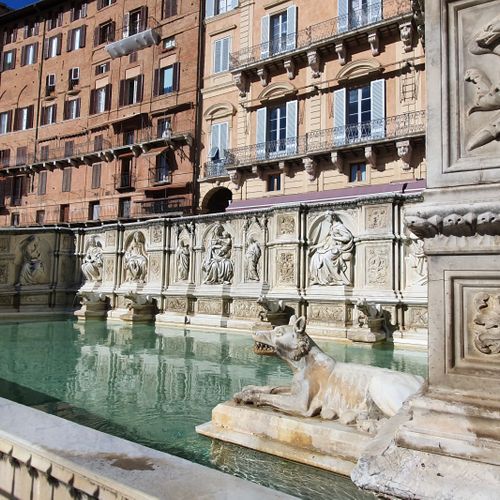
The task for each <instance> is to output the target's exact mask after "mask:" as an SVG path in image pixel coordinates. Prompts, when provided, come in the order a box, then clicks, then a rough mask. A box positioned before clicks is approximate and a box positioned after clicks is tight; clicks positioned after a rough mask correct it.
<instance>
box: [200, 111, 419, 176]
mask: <svg viewBox="0 0 500 500" xmlns="http://www.w3.org/2000/svg"><path fill="white" fill-rule="evenodd" d="M425 123H426V122H425V111H417V112H413V113H406V114H403V115H398V116H392V117H389V118H386V119H384V120H372V121H370V122H363V123H356V124H352V125H346V126H344V127H336V128H331V129H326V130H317V131H314V132H310V133H308V134H306V135H303V136H300V137H291V138H287V139H282V140H279V141H268V142H263V143H260V144H252V145H250V146H243V147H240V148H234V149H231V150H228V151H226V152H225V154H226V158H225V160H224V162H219V163H217V164H216V163H213V162H212V163H207V164H205V178H211V177H221V176H224V175H227V168H236V167H243V166H249V165H253V164H257V163H261V162H270V161H271V162H272V161H275V160H276V161H278V160H282V159H287V158H293V157H301V156H308V155H315V154H324V153H329V152H332V151H336V150H341V149H346V148H349V147H350V146H356V145H363V144H366V145H368V144H372V143H377V142H385V141H390V140H397V139H403V138H411V137H414V136H419V135H423V134H424V133H425Z"/></svg>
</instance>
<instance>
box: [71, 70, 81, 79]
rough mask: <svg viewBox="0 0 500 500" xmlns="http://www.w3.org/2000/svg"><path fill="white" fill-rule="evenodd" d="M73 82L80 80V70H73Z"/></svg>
mask: <svg viewBox="0 0 500 500" xmlns="http://www.w3.org/2000/svg"><path fill="white" fill-rule="evenodd" d="M71 80H73V81H74V82H77V81H78V80H80V68H71Z"/></svg>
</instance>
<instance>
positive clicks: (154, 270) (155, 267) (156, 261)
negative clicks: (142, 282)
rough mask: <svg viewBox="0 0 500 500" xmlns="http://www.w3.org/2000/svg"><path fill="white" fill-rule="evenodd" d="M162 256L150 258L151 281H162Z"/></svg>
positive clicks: (149, 274)
mask: <svg viewBox="0 0 500 500" xmlns="http://www.w3.org/2000/svg"><path fill="white" fill-rule="evenodd" d="M161 261H162V254H150V257H149V273H148V280H149V281H160V278H161Z"/></svg>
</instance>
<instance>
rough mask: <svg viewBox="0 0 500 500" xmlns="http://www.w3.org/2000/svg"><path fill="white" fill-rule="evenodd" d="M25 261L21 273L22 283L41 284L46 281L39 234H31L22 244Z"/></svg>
mask: <svg viewBox="0 0 500 500" xmlns="http://www.w3.org/2000/svg"><path fill="white" fill-rule="evenodd" d="M22 247H23V250H22V256H23V263H22V266H21V271H20V273H19V283H20V284H21V285H39V284H40V283H43V282H44V281H46V277H47V276H46V272H45V267H44V265H43V262H42V254H41V252H40V240H39V238H38V236H34V235H32V236H30V237H29V238H28V239H27V240H25V242H24V244H23V245H22Z"/></svg>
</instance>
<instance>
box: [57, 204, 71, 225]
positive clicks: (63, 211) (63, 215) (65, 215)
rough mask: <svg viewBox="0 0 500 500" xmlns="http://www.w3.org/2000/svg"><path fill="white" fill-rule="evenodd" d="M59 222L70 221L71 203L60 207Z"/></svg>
mask: <svg viewBox="0 0 500 500" xmlns="http://www.w3.org/2000/svg"><path fill="white" fill-rule="evenodd" d="M59 222H69V205H61V206H60V207H59Z"/></svg>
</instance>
